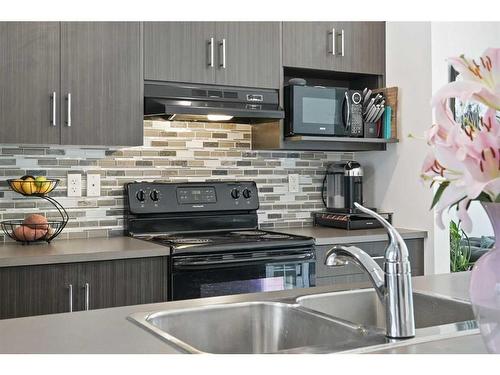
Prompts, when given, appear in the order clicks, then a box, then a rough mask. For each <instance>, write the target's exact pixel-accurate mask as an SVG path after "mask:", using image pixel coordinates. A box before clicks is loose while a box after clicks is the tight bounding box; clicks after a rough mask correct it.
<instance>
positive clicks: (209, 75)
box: [144, 22, 281, 88]
mask: <svg viewBox="0 0 500 375" xmlns="http://www.w3.org/2000/svg"><path fill="white" fill-rule="evenodd" d="M280 44H281V41H280V23H279V22H145V23H144V78H145V79H147V80H156V81H174V82H186V83H205V84H217V85H230V86H246V87H259V88H279V86H280V71H281V70H280V69H281V64H280Z"/></svg>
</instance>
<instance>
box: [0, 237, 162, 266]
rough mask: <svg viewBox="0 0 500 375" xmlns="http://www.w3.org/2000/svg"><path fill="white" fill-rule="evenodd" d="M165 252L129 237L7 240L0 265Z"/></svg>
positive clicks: (20, 264)
mask: <svg viewBox="0 0 500 375" xmlns="http://www.w3.org/2000/svg"><path fill="white" fill-rule="evenodd" d="M169 254H170V249H169V248H168V247H166V246H161V245H158V244H153V243H151V242H147V241H142V240H138V239H134V238H130V237H111V238H89V239H75V240H57V239H56V240H54V241H52V242H51V243H50V244H48V243H36V244H31V245H22V244H19V243H17V242H8V243H5V244H2V245H0V267H9V266H27V265H36V264H54V263H70V262H91V261H100V260H110V259H127V258H144V257H154V256H164V255H169Z"/></svg>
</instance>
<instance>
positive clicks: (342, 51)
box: [340, 29, 344, 56]
mask: <svg viewBox="0 0 500 375" xmlns="http://www.w3.org/2000/svg"><path fill="white" fill-rule="evenodd" d="M341 35H342V44H341V46H342V47H341V50H340V51H341V55H342V56H344V30H343V29H342V32H341Z"/></svg>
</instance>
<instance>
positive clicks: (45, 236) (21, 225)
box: [0, 176, 69, 245]
mask: <svg viewBox="0 0 500 375" xmlns="http://www.w3.org/2000/svg"><path fill="white" fill-rule="evenodd" d="M7 183H8V184H9V187H10V188H11V189H12V190H13V191H15V192H16V193H19V194H22V195H24V196H26V197H37V198H40V199H44V200H46V201H47V202H49V203H50V204H51V205H52V206H54V207H55V209H56V210H57V212H58V213H59V215H60V216H61V220H51V221H48V220H47V219H46V217H45V216H43V215H39V214H32V215H30V216H28V217H26V218H25V219H24V220H6V221H2V222H0V226H1V227H2V230H3V232H4V233H5V235H6V236H8V237H10V238H12V239H13V240H16V241H18V242H22V243H23V245H27V244H29V243H32V242H42V241H46V242H50V241H52V240H53V239H54V238H56V237H57V236H58V235H59V234H60V233H61V232H62V230H63V229H64V227H65V226H66V224H68V220H69V215H68V213H67V212H66V210H65V209H64V207H63V206H62V205H61V204H60V203H59V202H58V201H56V200H55V199H54V198H51V197H49V196H48V193H50V192H51V191H53V190H54V189H55V187H56V186H57V184H58V183H59V180H58V179H52V178H46V177H44V176H40V177H37V178H35V177H33V176H24V177H22V178H16V179H9V180H7Z"/></svg>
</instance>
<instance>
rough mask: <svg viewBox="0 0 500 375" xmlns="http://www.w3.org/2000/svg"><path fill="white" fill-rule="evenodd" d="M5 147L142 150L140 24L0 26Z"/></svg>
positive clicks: (0, 114) (0, 118)
mask: <svg viewBox="0 0 500 375" xmlns="http://www.w3.org/2000/svg"><path fill="white" fill-rule="evenodd" d="M0 51H1V53H0V143H28V144H42V145H43V144H67V145H103V146H138V145H142V144H143V95H142V90H143V64H142V61H143V60H142V59H143V58H142V36H141V24H140V23H139V22H75V23H73V22H67V23H59V22H0Z"/></svg>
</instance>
